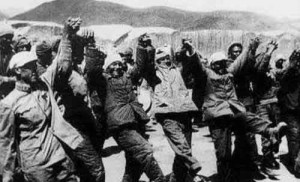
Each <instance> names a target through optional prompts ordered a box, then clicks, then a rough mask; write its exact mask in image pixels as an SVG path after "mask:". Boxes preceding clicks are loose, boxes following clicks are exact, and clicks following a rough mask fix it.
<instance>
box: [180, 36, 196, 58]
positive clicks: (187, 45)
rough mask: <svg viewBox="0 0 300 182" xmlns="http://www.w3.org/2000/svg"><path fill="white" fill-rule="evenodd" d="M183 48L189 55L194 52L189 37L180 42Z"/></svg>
mask: <svg viewBox="0 0 300 182" xmlns="http://www.w3.org/2000/svg"><path fill="white" fill-rule="evenodd" d="M182 44H183V49H185V50H186V51H187V52H188V53H189V54H190V55H192V54H194V52H195V49H194V46H193V43H192V40H191V39H186V40H184V41H183V42H182Z"/></svg>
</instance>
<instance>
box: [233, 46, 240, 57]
mask: <svg viewBox="0 0 300 182" xmlns="http://www.w3.org/2000/svg"><path fill="white" fill-rule="evenodd" d="M241 53H242V49H241V47H239V46H234V47H233V48H232V50H231V59H233V60H235V59H236V58H237V57H238V56H239V55H240V54H241Z"/></svg>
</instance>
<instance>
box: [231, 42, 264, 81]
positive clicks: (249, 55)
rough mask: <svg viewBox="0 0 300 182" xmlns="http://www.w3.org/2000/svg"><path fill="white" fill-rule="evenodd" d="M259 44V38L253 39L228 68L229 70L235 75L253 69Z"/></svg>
mask: <svg viewBox="0 0 300 182" xmlns="http://www.w3.org/2000/svg"><path fill="white" fill-rule="evenodd" d="M259 44H260V39H259V38H255V39H252V40H251V41H250V44H249V46H248V47H247V48H246V49H244V50H243V52H242V53H241V54H240V55H239V56H238V57H237V58H236V60H235V61H234V62H233V63H232V64H231V65H230V66H229V67H228V68H227V71H228V72H229V73H232V74H233V75H239V74H243V73H246V72H247V70H250V69H252V68H253V67H254V64H255V52H256V49H257V47H258V45H259Z"/></svg>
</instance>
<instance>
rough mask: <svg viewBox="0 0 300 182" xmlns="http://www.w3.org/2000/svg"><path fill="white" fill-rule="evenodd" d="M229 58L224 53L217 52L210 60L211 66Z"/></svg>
mask: <svg viewBox="0 0 300 182" xmlns="http://www.w3.org/2000/svg"><path fill="white" fill-rule="evenodd" d="M226 59H227V57H226V55H225V53H224V52H216V53H213V54H212V55H211V56H210V59H209V65H211V64H213V63H215V62H217V61H221V60H226Z"/></svg>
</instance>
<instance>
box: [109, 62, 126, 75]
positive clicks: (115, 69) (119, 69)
mask: <svg viewBox="0 0 300 182" xmlns="http://www.w3.org/2000/svg"><path fill="white" fill-rule="evenodd" d="M107 70H109V71H108V72H109V73H110V75H111V76H112V77H114V78H118V77H121V76H123V74H124V65H123V63H122V62H121V61H115V62H113V63H111V64H110V65H109V66H108V67H107Z"/></svg>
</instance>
